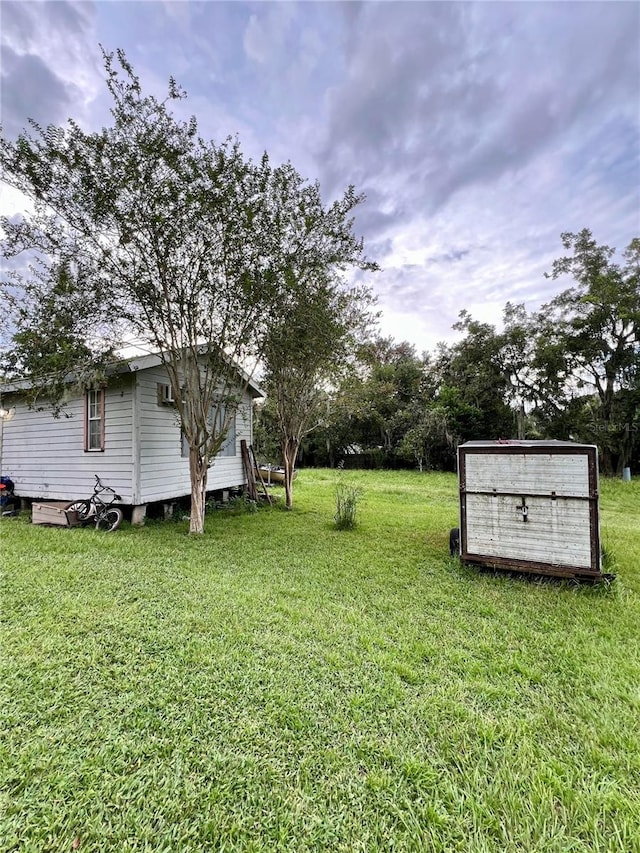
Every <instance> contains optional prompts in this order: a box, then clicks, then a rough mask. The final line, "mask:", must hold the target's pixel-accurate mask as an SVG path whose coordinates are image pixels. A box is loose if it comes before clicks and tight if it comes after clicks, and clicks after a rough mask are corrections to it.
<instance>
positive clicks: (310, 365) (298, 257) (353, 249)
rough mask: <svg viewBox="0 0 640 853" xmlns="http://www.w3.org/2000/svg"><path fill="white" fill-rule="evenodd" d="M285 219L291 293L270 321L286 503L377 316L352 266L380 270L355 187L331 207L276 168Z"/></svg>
mask: <svg viewBox="0 0 640 853" xmlns="http://www.w3.org/2000/svg"><path fill="white" fill-rule="evenodd" d="M274 185H275V186H276V197H277V208H278V211H279V213H278V217H277V220H276V223H275V229H274V232H273V234H272V239H273V241H274V244H275V245H276V247H277V248H276V249H275V252H276V255H277V257H278V258H279V259H280V261H279V267H280V269H281V270H282V274H283V275H284V277H285V279H286V292H287V295H286V298H285V299H283V300H282V301H281V303H280V305H279V308H278V312H277V315H276V316H273V317H272V318H271V320H270V323H269V328H268V331H267V335H266V339H265V345H264V350H263V360H264V367H265V379H264V385H265V390H266V391H267V393H268V394H269V395H270V396H271V397H272V399H273V400H274V403H275V411H276V413H277V422H278V428H279V434H280V445H281V453H282V461H283V465H284V469H285V481H284V485H285V498H286V507H287V509H291V507H292V505H293V473H294V468H295V462H296V458H297V455H298V450H299V448H300V443H301V441H302V439H303V437H304V436H305V435H306V434H307V433H308V432H309V431H311V430H312V429H313V428H314V427H315V426H316V425H317V424H318V422H319V420H320V419H321V418H322V415H323V413H324V408H325V406H326V402H325V400H326V388H327V384H328V383H330V382H332V381H336V379H337V377H338V376H339V374H340V373H341V372H343V371H344V369H345V367H346V365H347V363H348V360H349V357H350V355H351V353H352V351H353V348H354V347H355V345H356V343H357V341H358V339H359V337H360V336H361V335H362V334H363V333H364V332H365V331H366V329H367V328H368V326H369V324H370V323H371V322H372V320H373V317H372V314H371V310H370V309H371V307H372V305H373V301H374V300H373V297H372V294H371V292H370V290H369V289H368V288H366V287H364V286H351V287H349V286H347V284H346V282H345V280H344V271H345V270H347V269H353V268H358V269H363V270H374V269H377V267H376V265H375V264H374V263H371V262H369V261H367V260H366V258H365V257H364V255H363V246H362V241H361V240H359V239H358V238H356V236H355V235H354V233H353V219H352V218H351V212H352V210H353V209H354V208H355V207H356V205H357V204H359V203H360V201H361V200H362V196H358V195H356V194H355V192H354V190H353V188H352V187H350V188H349V189H348V190H347V192H346V193H345V194H344V196H343V197H342V198H341V199H339V200H338V201H336V202H334V203H333V204H331V205H330V206H329V207H326V208H325V207H324V206H323V204H322V199H321V195H320V188H319V186H318V184H317V183H316V184H306V183H305V182H304V181H303V179H302V178H301V177H300V175H299V174H298V173H297V172H296V171H295V169H293V167H292V166H291V165H289V164H287V165H285V166H283V167H281V168H280V169H278V170H276V172H275V173H274Z"/></svg>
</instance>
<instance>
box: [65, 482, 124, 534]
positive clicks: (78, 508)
mask: <svg viewBox="0 0 640 853" xmlns="http://www.w3.org/2000/svg"><path fill="white" fill-rule="evenodd" d="M94 476H95V478H96V483H95V486H94V487H93V494H92V495H91V497H90V498H88V499H87V500H80V501H73V503H70V504H69V506H68V507H67V511H68V512H69V511H74V512H76V513H77V515H78V521H79V523H80V524H90V523H91V522H95V527H96V530H104V531H105V532H106V533H110V532H111V531H112V530H117V529H118V527H120V525H121V523H122V519H123V517H124V516H123V513H122V510H121V509H120V508H119V507H117V506H113V504H114V503H115V501H121V500H122V498H121V497H120V495H118V494H116V492H115V490H114V489H112V488H111V486H105V485H104V483H103V482H102V481H101V480H100V477H98V475H97V474H95V475H94ZM107 492H110V493H111V497H110V498H109V499H108V500H105V498H104V497H103V495H104V494H105V493H107Z"/></svg>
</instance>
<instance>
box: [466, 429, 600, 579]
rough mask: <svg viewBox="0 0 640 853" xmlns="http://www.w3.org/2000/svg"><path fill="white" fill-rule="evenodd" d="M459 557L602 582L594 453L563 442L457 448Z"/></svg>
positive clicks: (588, 447)
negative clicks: (600, 579) (599, 579)
mask: <svg viewBox="0 0 640 853" xmlns="http://www.w3.org/2000/svg"><path fill="white" fill-rule="evenodd" d="M458 481H459V487H460V556H461V558H462V559H463V560H465V561H468V562H471V563H479V564H481V565H485V566H489V567H493V568H505V569H516V570H519V571H524V572H532V573H536V574H545V575H556V576H561V577H588V578H593V579H598V578H600V577H602V574H601V572H602V568H601V553H600V524H599V510H598V451H597V448H596V447H595V446H593V445H584V444H576V443H573V442H565V441H526V440H523V441H517V440H513V441H504V440H500V441H469V442H467V443H466V444H461V445H460V446H459V447H458Z"/></svg>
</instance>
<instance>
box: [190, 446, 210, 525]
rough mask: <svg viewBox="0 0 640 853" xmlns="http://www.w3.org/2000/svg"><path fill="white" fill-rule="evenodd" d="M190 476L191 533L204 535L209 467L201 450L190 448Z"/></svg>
mask: <svg viewBox="0 0 640 853" xmlns="http://www.w3.org/2000/svg"><path fill="white" fill-rule="evenodd" d="M189 476H190V479H191V514H190V520H189V533H204V505H205V495H206V492H207V466H206V465H205V464H204V460H203V458H202V456H201V455H200V450H199V448H197V447H196V448H193V447H190V448H189Z"/></svg>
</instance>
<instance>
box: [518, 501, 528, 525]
mask: <svg viewBox="0 0 640 853" xmlns="http://www.w3.org/2000/svg"><path fill="white" fill-rule="evenodd" d="M516 509H517V511H518V512H521V513H522V520H523V521H527V519H528V516H529V507H528V506H527V504H526V502H525V499H524V498H522V504H521V505H520V506H519V507H517V508H516Z"/></svg>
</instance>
